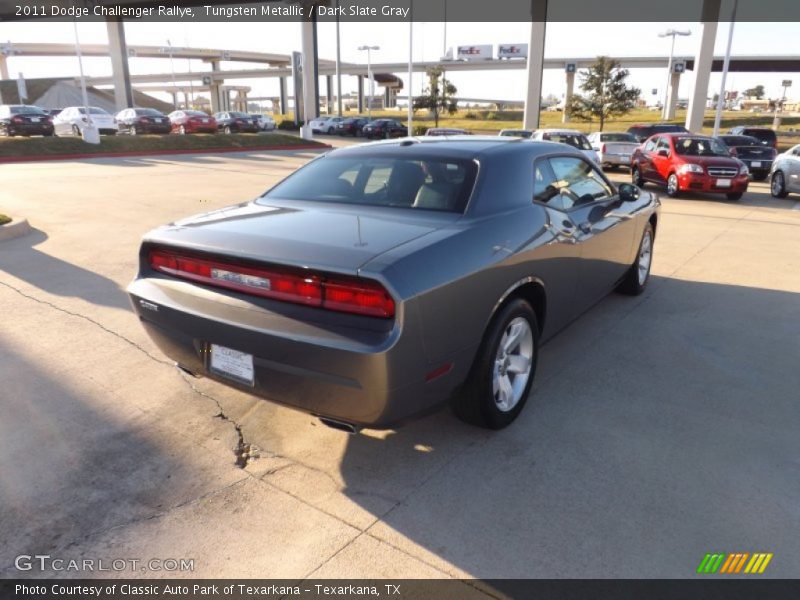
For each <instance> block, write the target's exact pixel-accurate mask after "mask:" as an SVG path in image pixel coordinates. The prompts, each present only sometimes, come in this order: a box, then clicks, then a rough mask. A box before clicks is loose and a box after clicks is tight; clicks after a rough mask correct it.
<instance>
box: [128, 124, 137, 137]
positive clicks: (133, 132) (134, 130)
mask: <svg viewBox="0 0 800 600" xmlns="http://www.w3.org/2000/svg"><path fill="white" fill-rule="evenodd" d="M130 134H131V135H139V131H138V130H137V129H136V126H135V125H134V126H133V127H131V128H130Z"/></svg>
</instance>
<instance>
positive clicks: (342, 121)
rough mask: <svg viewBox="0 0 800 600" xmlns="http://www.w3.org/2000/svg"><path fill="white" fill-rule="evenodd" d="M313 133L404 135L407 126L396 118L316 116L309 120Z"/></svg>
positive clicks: (369, 137) (397, 136)
mask: <svg viewBox="0 0 800 600" xmlns="http://www.w3.org/2000/svg"><path fill="white" fill-rule="evenodd" d="M309 125H310V126H311V131H312V132H313V133H325V134H328V135H334V134H336V135H342V136H346V135H350V136H353V137H365V138H367V139H389V138H399V137H406V136H407V135H408V128H407V127H406V126H405V125H403V124H402V123H400V121H398V120H397V119H387V118H378V119H372V120H370V119H368V118H365V117H317V118H316V119H314V120H313V121H310V122H309Z"/></svg>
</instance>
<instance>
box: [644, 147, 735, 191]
mask: <svg viewBox="0 0 800 600" xmlns="http://www.w3.org/2000/svg"><path fill="white" fill-rule="evenodd" d="M631 178H632V180H633V184H634V185H637V186H640V187H641V186H642V185H644V184H645V182H648V181H649V182H651V183H656V184H659V185H664V186H666V188H667V194H668V195H670V196H672V197H675V196H678V195H679V194H680V193H681V192H689V191H692V192H704V193H711V194H725V195H726V196H727V197H728V199H729V200H739V199H740V198H741V197H742V194H744V193H745V192H746V191H747V184H748V183H749V181H750V177H749V172H748V170H747V165H745V164H744V163H743V162H742V161H740V160H738V159H736V158H733V157H731V156H730V155H729V154H728V149H727V148H726V147H725V146H724V145H723V144H721V143H720V142H718V141H717V140H715V139H714V138H710V137H707V136H702V135H694V134H691V133H688V134H687V133H661V134H658V135H654V136H651V137H650V138H648V139H647V141H646V142H645V143H644V144H642V145H641V146H639V147H638V148H637V149H636V151H635V152H634V153H633V156H632V157H631Z"/></svg>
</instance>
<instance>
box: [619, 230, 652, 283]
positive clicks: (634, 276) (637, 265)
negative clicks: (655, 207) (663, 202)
mask: <svg viewBox="0 0 800 600" xmlns="http://www.w3.org/2000/svg"><path fill="white" fill-rule="evenodd" d="M653 239H654V236H653V225H652V224H651V223H648V224H647V225H646V226H645V228H644V233H642V241H641V242H639V252H638V253H637V254H636V260H635V261H634V263H633V264H632V265H631V268H630V269H628V272H627V273H626V274H625V278H624V279H623V280H622V281H621V282H620V284H619V285H618V286H617V291H618V292H619V293H620V294H627V295H628V296H638V295H639V294H641V293H642V292H643V291H644V288H645V287H647V282H648V281H650V265H651V264H652V262H653Z"/></svg>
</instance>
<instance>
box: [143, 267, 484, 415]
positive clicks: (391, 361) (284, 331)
mask: <svg viewBox="0 0 800 600" xmlns="http://www.w3.org/2000/svg"><path fill="white" fill-rule="evenodd" d="M128 292H129V294H130V297H131V301H132V303H133V308H134V310H135V312H136V313H137V315H138V316H139V319H140V321H141V323H142V325H143V326H144V328H145V330H146V331H147V333H148V334H149V336H150V337H151V338H152V340H153V341H154V342H155V343H156V345H157V346H158V347H159V348H160V349H161V351H162V352H164V354H166V355H167V356H168V357H169V358H170V359H172V360H174V361H175V362H176V363H177V364H178V365H179V366H180V367H182V368H184V369H186V370H187V371H189V372H191V373H193V374H196V375H201V376H204V377H208V378H210V379H213V380H215V381H218V382H220V383H224V384H225V385H228V386H230V387H234V388H236V389H239V390H241V391H243V392H246V393H249V394H252V395H255V396H258V397H260V398H264V399H266V400H271V401H274V402H277V403H280V404H284V405H287V406H290V407H292V408H296V409H299V410H301V411H304V412H308V413H311V414H313V415H316V416H321V417H328V418H332V419H336V420H339V421H344V422H347V423H352V424H354V425H358V426H362V427H371V428H387V427H390V426H392V425H394V424H397V423H399V422H402V421H404V420H407V419H408V418H410V417H412V416H414V415H417V414H420V413H423V412H426V411H428V410H430V409H431V408H433V407H435V406H437V405H438V404H441V403H442V402H444V401H446V400H447V399H448V398H449V397H450V395H451V394H452V393H453V392H454V391H455V389H456V388H457V387H458V384H459V383H460V382H461V381H463V379H464V378H465V376H466V372H467V371H466V370H467V368H468V365H469V364H470V363H471V356H472V354H470V353H474V349H471V350H468V351H464V352H463V356H462V355H460V356H459V357H454V361H453V362H454V364H455V365H456V366H454V368H453V369H452V370H451V371H450V372H449V373H446V374H444V375H442V376H441V377H438V378H436V379H434V380H432V381H427V380H426V377H425V373H428V372H430V370H431V368H432V367H431V366H430V365H428V364H427V363H426V361H425V358H424V356H423V354H424V353H422V352H420V348H421V347H422V342H421V339H420V338H419V327H417V326H412V327H409V326H407V327H402V326H401V325H400V324H399V321H398V322H392V323H390V324H387V325H385V326H383V328H382V329H381V328H378V329H373V330H370V329H369V328H367V329H362V328H356V327H352V326H351V324H348V325H347V326H342V324H341V323H340V322H337V323H336V324H332V323H327V324H323V323H315V322H313V321H310V320H308V319H307V318H306V317H307V315H308V314H309V313H308V311H315V310H318V309H310V308H308V307H298V306H295V305H288V304H286V303H276V302H274V301H269V300H264V301H262V300H260V299H259V300H258V301H257V302H258V305H254V304H252V302H253V301H252V299H250V298H247V297H241V298H240V297H238V296H235V297H231V296H229V295H227V293H226V294H221V293H218V292H217V291H216V290H211V289H207V288H204V287H198V286H196V285H193V284H190V283H186V282H182V281H175V280H172V279H161V278H158V277H152V278H149V277H145V278H140V279H137V280H135V281H134V282H133V283H131V285H130V286H129V287H128ZM265 307H274V310H269V309H268V308H267V309H266V310H265ZM404 312H405V314H404V315H402V317H403V320H404V321H405V322H408V321H409V319H412V320H414V319H416V318H417V317H416V314H409V311H408V310H406V311H404ZM410 312H412V313H414V311H413V310H411V311H410ZM317 314H319V313H317ZM321 317H322V318H323V319H324V318H325V315H321ZM399 317H400V314H398V318H399ZM328 318H330V316H328ZM356 319H363V317H356ZM334 320H335V319H334ZM346 320H347V319H345V321H346ZM351 320H352V319H351ZM211 344H218V345H221V346H225V347H228V348H233V349H235V350H238V351H240V352H246V353H248V354H252V355H253V367H254V385H253V386H252V387H251V386H249V385H246V384H242V383H239V382H237V381H235V380H232V379H228V378H226V377H224V376H220V375H218V374H216V373H213V372H211V370H210V364H209V363H210V345H211Z"/></svg>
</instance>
